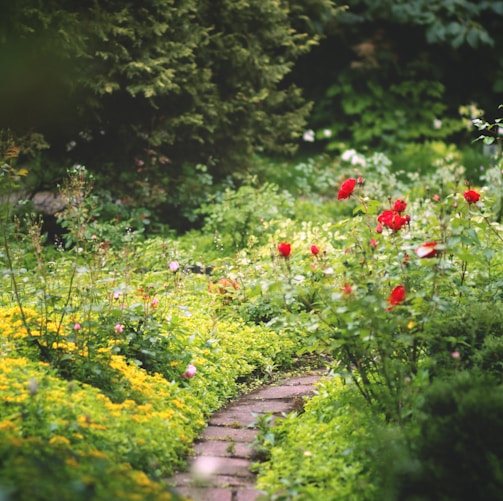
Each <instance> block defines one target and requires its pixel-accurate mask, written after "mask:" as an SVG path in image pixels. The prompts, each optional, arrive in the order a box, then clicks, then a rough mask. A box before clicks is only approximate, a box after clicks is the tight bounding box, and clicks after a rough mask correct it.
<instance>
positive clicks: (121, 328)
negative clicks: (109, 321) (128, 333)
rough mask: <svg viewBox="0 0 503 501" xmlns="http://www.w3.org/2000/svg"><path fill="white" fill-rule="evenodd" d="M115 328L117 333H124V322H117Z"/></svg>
mask: <svg viewBox="0 0 503 501" xmlns="http://www.w3.org/2000/svg"><path fill="white" fill-rule="evenodd" d="M114 330H115V333H116V334H122V333H123V332H124V326H123V325H122V324H117V325H116V326H115V327H114Z"/></svg>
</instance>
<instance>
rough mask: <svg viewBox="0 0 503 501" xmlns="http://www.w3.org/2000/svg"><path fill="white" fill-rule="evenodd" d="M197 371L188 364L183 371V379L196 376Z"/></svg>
mask: <svg viewBox="0 0 503 501" xmlns="http://www.w3.org/2000/svg"><path fill="white" fill-rule="evenodd" d="M196 372H197V369H196V367H195V366H194V365H192V364H189V365H187V368H186V369H185V372H184V373H183V374H182V377H183V378H188V379H192V378H193V377H194V376H195V375H196Z"/></svg>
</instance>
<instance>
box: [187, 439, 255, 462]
mask: <svg viewBox="0 0 503 501" xmlns="http://www.w3.org/2000/svg"><path fill="white" fill-rule="evenodd" d="M194 453H195V454H196V455H201V454H205V455H207V456H222V457H233V458H250V457H252V456H253V447H252V446H251V444H249V443H243V442H236V441H234V440H205V441H203V442H199V443H197V444H196V445H195V446H194Z"/></svg>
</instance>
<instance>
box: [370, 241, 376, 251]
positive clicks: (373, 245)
mask: <svg viewBox="0 0 503 501" xmlns="http://www.w3.org/2000/svg"><path fill="white" fill-rule="evenodd" d="M370 245H371V246H372V247H374V249H375V248H376V247H377V242H376V240H375V238H371V239H370Z"/></svg>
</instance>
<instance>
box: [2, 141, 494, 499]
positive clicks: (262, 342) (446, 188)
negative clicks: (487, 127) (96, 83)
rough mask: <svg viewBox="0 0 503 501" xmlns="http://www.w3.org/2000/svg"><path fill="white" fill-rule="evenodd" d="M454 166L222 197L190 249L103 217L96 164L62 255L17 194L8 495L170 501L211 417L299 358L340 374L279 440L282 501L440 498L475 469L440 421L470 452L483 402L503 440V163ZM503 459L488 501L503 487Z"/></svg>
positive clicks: (10, 298)
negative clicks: (451, 454)
mask: <svg viewBox="0 0 503 501" xmlns="http://www.w3.org/2000/svg"><path fill="white" fill-rule="evenodd" d="M439 151H440V152H441V154H440V155H438V156H437V157H435V158H434V159H433V161H432V165H431V166H429V168H428V169H426V170H425V174H424V175H419V173H418V172H415V171H414V170H413V169H412V170H408V169H407V165H398V166H397V165H395V164H394V163H393V161H392V160H391V159H390V158H388V157H387V156H386V155H384V154H382V153H374V154H362V153H360V152H358V151H355V150H352V149H350V150H347V151H346V152H344V154H343V155H341V157H340V158H335V157H334V158H332V159H330V158H328V157H323V159H321V158H318V159H312V160H309V161H303V162H302V163H300V164H297V165H290V168H291V170H292V172H293V173H294V174H292V176H287V179H286V181H285V182H284V184H283V185H281V184H280V181H281V179H280V177H279V176H278V177H276V178H274V177H273V178H272V179H271V180H270V182H269V183H268V184H256V183H257V182H256V181H255V180H251V181H250V183H248V184H247V185H244V186H243V187H242V188H238V189H235V190H232V189H230V188H229V189H228V190H226V191H223V192H222V193H221V195H220V196H218V197H215V199H214V200H213V201H212V202H211V203H209V204H207V205H205V206H203V207H201V216H202V217H204V218H205V225H204V226H203V229H202V230H201V231H198V232H196V231H193V232H191V233H188V234H187V235H185V236H181V237H178V238H169V237H155V238H154V237H150V238H145V236H144V233H143V232H142V227H141V225H139V224H138V223H137V222H136V221H134V220H120V219H119V220H116V219H111V220H110V219H107V217H108V216H106V215H102V213H101V212H100V203H99V200H98V199H97V198H96V197H95V195H94V194H93V190H92V177H91V176H90V174H89V172H88V171H87V170H86V169H85V168H84V167H82V166H74V167H73V168H72V169H70V171H69V173H68V179H67V182H66V183H65V184H64V185H63V186H62V187H61V194H62V197H63V199H64V200H65V202H66V204H65V206H66V208H65V209H64V210H62V212H61V213H60V214H59V218H60V223H61V225H62V227H63V229H64V233H63V234H62V235H61V236H60V239H61V241H60V242H59V243H57V244H56V245H55V246H53V245H47V244H45V243H44V242H43V236H42V234H41V227H40V221H39V220H38V219H37V218H36V217H32V216H31V213H30V208H29V206H28V205H27V204H24V203H21V204H17V205H13V204H12V203H10V202H9V201H8V199H7V198H3V199H2V203H3V204H4V206H3V209H4V210H3V211H2V232H3V235H2V237H3V246H2V254H1V258H2V275H1V280H2V294H1V296H0V305H1V308H0V315H1V317H0V320H1V325H2V345H1V346H2V355H3V359H2V371H1V377H2V380H1V385H2V389H3V392H4V394H5V395H6V398H4V402H3V406H2V409H1V412H2V414H1V416H0V417H1V420H0V430H1V433H2V434H3V437H4V441H3V442H2V443H4V444H8V445H6V446H5V447H4V448H3V449H2V456H1V460H2V470H1V475H2V477H1V478H0V485H1V486H2V489H3V492H4V493H5V496H6V497H7V499H9V498H10V499H37V497H36V496H39V497H38V499H50V498H53V497H54V496H55V494H54V493H55V492H57V493H58V494H57V495H58V496H59V498H60V499H109V498H110V496H112V497H115V498H117V499H163V498H169V497H168V496H172V497H174V496H176V493H170V492H169V491H167V490H166V487H165V486H164V485H163V484H162V483H161V482H160V481H161V480H162V479H163V478H166V477H168V476H169V475H170V473H172V472H173V471H174V470H175V469H176V468H178V467H181V466H182V465H183V462H184V458H185V456H186V454H187V453H189V451H190V447H191V444H192V442H193V440H194V439H195V437H196V436H197V434H198V433H199V432H200V431H201V430H202V429H203V427H204V425H205V421H206V419H207V417H208V416H209V415H210V414H211V412H213V411H214V410H216V409H218V408H219V407H220V406H222V405H223V404H224V403H225V402H226V401H228V400H229V399H230V398H232V397H234V396H236V395H237V394H238V393H239V391H240V390H241V389H242V388H243V385H246V384H247V383H249V382H250V381H251V380H252V379H253V378H261V377H264V376H265V375H268V374H271V373H273V372H281V371H282V370H284V369H285V368H289V367H291V366H292V364H293V363H294V361H295V360H296V359H297V357H299V356H302V355H303V354H306V353H309V354H312V353H314V354H316V355H317V356H319V357H320V359H321V360H323V361H324V362H325V361H326V360H331V363H330V364H329V367H330V377H329V379H328V380H327V381H326V382H324V383H322V386H320V390H319V395H318V396H317V397H316V398H315V399H313V400H312V401H311V402H310V403H309V404H308V406H306V408H305V411H304V412H303V413H300V414H299V415H291V416H289V417H288V418H287V419H286V420H285V422H284V423H283V424H282V425H281V426H280V427H278V428H277V429H273V430H268V429H267V427H266V426H264V433H263V436H264V441H263V443H261V444H258V446H259V449H260V451H261V452H262V453H263V455H264V458H267V459H268V461H267V462H266V463H264V464H262V465H260V464H259V465H258V467H257V469H258V471H259V486H260V487H261V488H262V489H264V491H265V492H266V493H267V495H268V496H269V497H270V498H271V499H327V500H328V499H408V498H406V497H405V496H406V495H407V496H410V499H412V498H413V497H412V496H416V497H417V496H420V495H422V496H424V497H423V498H424V499H434V498H433V497H431V492H438V493H439V496H440V493H441V492H444V491H441V490H440V489H439V485H440V483H441V482H442V479H443V478H447V476H449V475H452V477H453V478H456V476H457V475H460V472H459V471H457V470H455V469H453V470H449V468H448V464H447V462H446V461H444V458H443V457H442V456H438V457H435V456H434V457H433V458H432V451H433V452H438V451H439V450H440V444H442V442H441V438H442V430H444V429H445V426H447V428H449V427H450V428H452V430H454V431H453V435H452V437H453V438H452V440H455V439H457V438H456V437H457V436H458V435H459V434H462V433H463V430H465V429H466V424H467V423H469V422H472V421H473V412H472V411H473V409H477V408H480V409H483V408H487V406H486V407H484V406H483V405H479V402H478V401H477V398H479V399H482V400H484V402H485V403H486V400H487V398H486V397H487V394H488V393H489V394H491V395H493V396H494V413H493V414H492V415H487V416H484V415H482V416H480V420H479V421H478V422H480V423H481V425H480V426H481V427H482V428H483V429H486V430H487V433H488V434H493V433H499V430H498V429H497V423H498V422H500V421H501V420H499V417H500V414H499V413H500V405H499V403H498V402H499V397H498V395H499V392H500V382H501V374H502V373H501V368H502V366H501V362H500V360H501V357H500V354H501V352H502V343H501V331H500V325H501V322H500V321H499V319H500V318H501V317H502V316H503V306H502V305H501V303H502V298H501V293H500V290H501V287H500V283H501V280H502V263H501V253H499V252H498V250H499V248H500V246H501V242H502V241H503V236H502V228H501V223H500V216H499V214H500V207H501V186H502V173H501V167H502V166H501V163H500V162H499V161H493V162H492V166H484V169H483V170H482V171H480V173H479V174H480V175H479V177H478V179H477V184H474V183H475V182H474V181H471V182H470V181H467V176H466V174H467V171H466V169H465V168H464V166H463V165H462V163H461V160H460V159H461V157H460V156H459V155H457V154H456V151H455V150H454V149H453V148H450V147H449V148H448V147H445V148H440V147H439ZM446 151H447V152H451V153H452V154H445V155H444V153H445V152H446ZM16 155H17V150H16V149H15V147H14V146H12V148H10V149H9V150H7V152H6V154H4V163H3V167H2V178H1V181H2V192H3V193H7V192H9V191H12V190H14V189H15V186H16V183H17V182H18V178H19V177H20V176H22V175H23V174H24V172H23V171H22V170H21V169H18V168H16V164H15V158H16ZM276 168H277V167H276ZM318 172H319V173H320V174H321V173H322V175H321V179H319V178H318V177H319V176H317V173H318ZM295 173H296V174H295ZM322 180H324V182H322ZM467 183H468V184H467ZM103 214H105V213H103ZM488 312H491V315H489V314H488ZM466 371H468V374H469V376H468V379H472V380H473V381H474V382H473V385H469V384H468V383H466V381H465V380H463V377H466V376H463V375H462V374H461V373H462V372H463V373H464V372H466ZM481 373H483V374H484V377H485V379H484V378H482V376H480V374H481ZM458 374H459V378H460V379H458ZM463 381H464V382H463ZM437 382H438V386H437V385H433V384H432V383H437ZM477 385H478V386H477ZM430 386H431V391H426V390H430ZM481 387H483V388H485V389H486V390H487V391H480V388H481ZM446 388H447V389H446ZM449 388H451V389H452V392H453V395H454V397H453V398H452V399H451V400H450V401H449V405H446V407H445V408H444V407H442V405H440V404H439V403H438V402H441V401H442V398H443V397H442V395H445V394H446V393H448V392H449V391H450V390H449ZM435 392H437V393H435ZM463 392H465V393H466V394H467V395H468V396H467V397H466V399H465V398H464V397H463ZM460 409H461V410H463V412H458V410H460ZM449 420H450V421H449ZM265 421H267V420H266V419H265ZM449 422H451V423H452V426H451V425H449V424H448V423H449ZM432 423H433V424H435V423H436V424H435V427H436V428H435V429H438V430H439V432H438V434H434V433H432V434H431V435H428V434H425V433H424V430H426V429H428V428H429V426H430V424H432ZM446 423H447V424H446ZM456 430H458V432H459V433H458V432H456ZM456 433H458V435H457V434H456ZM479 438H480V440H478V441H476V442H475V445H474V446H473V447H468V446H467V447H465V448H464V449H462V450H461V451H460V455H459V458H460V461H463V457H465V456H470V455H476V454H477V452H478V450H479V448H483V447H485V444H487V443H488V442H487V440H486V439H485V438H484V437H483V436H480V437H479ZM461 443H462V442H461ZM477 444H478V445H477ZM493 445H494V448H493V449H490V450H489V451H488V453H487V455H486V456H485V457H486V463H485V464H487V465H490V468H489V467H488V468H486V469H485V471H486V473H487V477H484V485H487V486H488V488H487V489H488V490H487V491H485V492H482V491H479V492H477V494H480V495H484V496H486V498H487V499H491V495H492V494H491V493H492V492H495V491H497V490H498V489H499V487H500V478H501V477H500V467H499V465H500V457H501V456H500V451H499V448H498V447H499V445H498V443H497V442H494V444H493ZM463 451H464V452H463ZM463 454H464V456H463ZM383 458H386V460H385V461H384V462H383ZM389 458H391V459H393V460H391V459H389ZM382 464H385V465H386V466H387V468H382V469H381V468H379V465H382ZM467 464H468V463H467ZM437 469H438V471H441V472H442V474H440V473H439V474H438V479H437V480H438V481H437V482H435V481H433V480H432V481H431V482H430V483H429V484H428V486H429V487H428V488H429V489H430V491H424V492H422V491H421V492H419V491H417V489H416V488H417V486H419V485H424V482H422V480H421V479H422V478H427V477H428V476H429V475H430V473H431V472H432V471H436V470H437ZM27 472H29V477H30V478H31V479H32V482H31V483H26V482H23V479H24V478H26V475H27ZM462 474H463V476H464V478H465V479H466V481H467V485H470V476H469V475H468V472H466V471H463V472H462ZM477 475H479V477H478V478H482V477H481V476H480V475H482V474H481V473H480V472H478V473H477ZM475 477H476V476H475V474H474V477H473V478H475ZM119 478H125V479H126V480H125V481H124V482H122V483H120V482H119V481H118V479H119ZM485 479H488V481H486V480H485ZM414 489H416V490H414ZM425 489H426V487H425ZM466 489H468V487H466ZM453 492H454V491H453ZM481 492H482V494H481ZM37 493H39V494H37ZM442 495H443V496H444V497H439V498H438V499H455V497H454V498H453V497H452V496H453V495H454V494H452V492H449V491H448V490H446V491H445V492H444V493H443V494H442ZM428 496H430V497H428ZM449 496H451V497H449ZM420 499H422V498H420Z"/></svg>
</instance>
